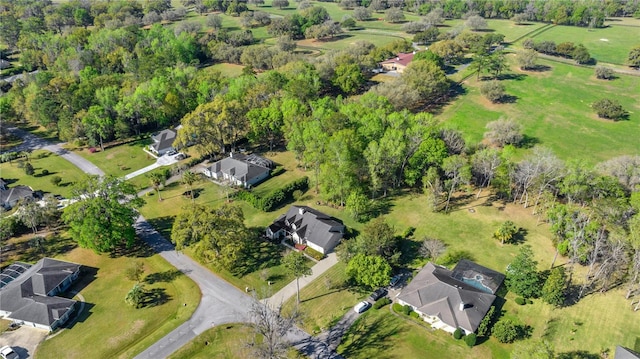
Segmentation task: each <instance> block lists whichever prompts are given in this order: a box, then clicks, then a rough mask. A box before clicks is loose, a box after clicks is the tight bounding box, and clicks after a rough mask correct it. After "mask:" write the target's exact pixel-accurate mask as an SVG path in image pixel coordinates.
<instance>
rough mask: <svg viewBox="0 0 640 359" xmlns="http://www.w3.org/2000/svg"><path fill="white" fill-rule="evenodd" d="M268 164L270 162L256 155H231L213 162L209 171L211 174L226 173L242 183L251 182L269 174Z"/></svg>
mask: <svg viewBox="0 0 640 359" xmlns="http://www.w3.org/2000/svg"><path fill="white" fill-rule="evenodd" d="M269 164H272V162H271V161H270V160H267V159H265V158H262V157H259V156H256V155H249V156H245V155H243V154H237V153H232V154H231V155H230V156H229V157H227V158H223V159H222V160H220V161H218V162H215V163H214V164H213V165H212V166H211V169H210V170H211V172H213V173H218V172H222V173H226V174H228V175H231V176H233V177H235V178H237V179H239V180H241V181H243V182H251V180H252V179H254V178H256V177H259V176H261V175H263V174H264V173H265V172H269V171H270V170H269Z"/></svg>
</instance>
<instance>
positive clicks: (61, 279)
mask: <svg viewBox="0 0 640 359" xmlns="http://www.w3.org/2000/svg"><path fill="white" fill-rule="evenodd" d="M12 266H13V265H12ZM12 266H9V267H8V268H7V270H9V271H8V272H7V273H5V272H6V270H5V271H3V285H2V287H1V289H0V317H4V318H6V319H9V320H13V321H17V322H21V323H22V324H23V325H27V326H31V327H35V328H40V329H45V330H49V331H51V330H54V329H56V328H57V327H59V326H60V325H62V324H64V323H65V322H66V321H67V320H68V319H69V317H70V316H71V314H72V313H73V312H74V310H75V304H76V301H75V300H72V299H67V298H62V297H58V296H56V295H57V294H59V293H61V292H64V291H65V290H67V289H68V288H69V287H70V286H71V284H72V283H73V282H74V281H75V280H76V279H77V278H78V275H79V274H80V265H79V264H75V263H70V262H64V261H59V260H57V259H52V258H43V259H41V260H40V261H38V262H37V263H36V264H34V265H32V266H31V265H29V264H26V263H17V266H14V267H12ZM16 272H17V273H16ZM9 277H11V278H12V280H9Z"/></svg>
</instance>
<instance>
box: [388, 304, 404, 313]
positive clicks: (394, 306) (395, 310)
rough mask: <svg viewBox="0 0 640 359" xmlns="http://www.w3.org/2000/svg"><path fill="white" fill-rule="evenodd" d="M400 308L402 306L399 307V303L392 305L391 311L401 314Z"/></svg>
mask: <svg viewBox="0 0 640 359" xmlns="http://www.w3.org/2000/svg"><path fill="white" fill-rule="evenodd" d="M402 308H403V307H402V305H400V304H399V303H393V305H392V306H391V309H393V311H394V312H396V313H402Z"/></svg>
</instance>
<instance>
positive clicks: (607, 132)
mask: <svg viewBox="0 0 640 359" xmlns="http://www.w3.org/2000/svg"><path fill="white" fill-rule="evenodd" d="M510 59H512V57H511V56H510ZM538 63H539V64H540V65H543V66H547V67H548V70H547V71H542V72H523V71H520V70H518V69H516V68H515V66H514V67H512V68H511V72H510V74H507V75H505V76H510V77H511V78H512V79H509V80H503V81H502V82H503V83H504V84H505V87H506V93H507V94H508V95H511V96H515V98H516V100H515V103H507V104H492V103H490V102H489V101H488V100H486V99H485V98H484V97H483V96H481V95H480V91H479V89H478V87H479V84H478V82H477V81H476V79H475V77H472V78H470V79H469V80H467V82H465V88H466V90H467V93H466V94H464V95H462V96H461V98H458V99H456V100H455V101H454V102H452V103H451V104H450V105H448V106H447V107H445V108H444V109H443V110H442V113H441V114H439V115H437V116H436V118H438V119H439V120H440V121H441V122H443V123H444V125H445V126H447V127H453V128H457V129H459V130H461V131H462V132H463V133H464V134H465V137H466V139H467V141H468V143H477V142H479V141H481V140H482V135H483V133H484V132H485V131H486V128H485V126H486V124H487V123H488V122H491V121H495V120H497V119H499V118H506V119H514V120H516V121H517V122H518V123H520V124H521V125H522V126H523V128H524V134H525V135H526V137H527V141H528V142H529V144H530V145H531V144H539V145H542V146H546V147H549V148H551V149H552V150H553V151H554V152H555V153H556V155H557V156H558V157H560V158H562V159H564V160H568V159H579V160H584V161H585V162H587V163H589V164H595V163H597V162H601V161H605V160H608V159H610V158H612V157H615V156H620V155H625V154H632V153H640V141H638V140H637V139H638V137H639V136H640V77H638V76H626V75H620V76H619V77H618V78H617V79H615V80H612V81H604V80H597V79H596V78H595V76H594V74H593V70H592V69H588V68H582V67H576V66H571V65H567V64H561V63H556V62H551V61H545V60H538ZM540 89H544V90H542V91H541V90H540ZM602 98H614V99H617V100H618V101H620V103H621V104H622V106H623V107H624V108H625V109H627V110H628V111H629V113H630V115H629V120H627V121H618V122H613V121H608V120H603V119H599V118H598V117H597V115H596V114H595V112H594V111H593V110H592V109H591V107H590V105H591V103H593V102H595V101H596V100H598V99H602Z"/></svg>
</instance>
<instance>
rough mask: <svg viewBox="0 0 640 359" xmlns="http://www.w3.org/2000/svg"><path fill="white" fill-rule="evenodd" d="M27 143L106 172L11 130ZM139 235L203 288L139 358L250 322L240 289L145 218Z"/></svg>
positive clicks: (310, 340) (312, 342) (304, 348)
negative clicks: (192, 306) (185, 316)
mask: <svg viewBox="0 0 640 359" xmlns="http://www.w3.org/2000/svg"><path fill="white" fill-rule="evenodd" d="M10 130H11V131H12V132H13V133H15V134H16V135H17V136H19V137H21V138H22V139H23V140H24V142H23V143H21V144H20V145H19V146H17V147H16V148H14V150H15V151H24V150H35V149H44V150H48V151H51V152H54V153H56V154H57V155H59V156H61V157H63V158H64V159H66V160H67V161H69V162H71V163H72V164H74V165H75V166H76V167H78V168H79V169H80V170H82V171H83V172H85V173H88V174H94V175H99V176H103V175H104V172H103V171H102V170H100V169H99V168H98V167H96V166H95V165H94V164H92V163H91V162H89V161H88V160H86V159H84V158H83V157H81V156H79V155H77V154H75V153H72V152H70V151H68V150H65V149H64V148H62V147H60V145H58V144H52V143H50V142H49V141H47V140H45V139H42V138H40V137H37V136H35V135H33V134H31V133H29V132H27V131H24V130H22V129H18V128H12V129H10ZM135 227H136V231H137V233H138V235H139V236H140V237H141V238H142V239H143V240H144V241H146V242H147V243H148V244H149V245H150V246H151V248H153V250H155V251H156V252H157V253H159V254H160V255H161V256H162V257H163V258H164V259H166V260H167V261H168V262H169V263H171V264H172V265H173V266H175V267H176V268H177V269H178V270H180V271H181V272H182V273H184V274H185V275H187V276H188V277H189V278H191V279H192V280H193V281H194V282H196V284H197V285H198V286H199V287H200V291H201V292H202V297H201V300H200V304H199V305H198V307H197V308H196V310H195V312H194V313H193V315H192V316H191V318H189V320H187V321H186V322H184V323H183V324H182V325H180V326H179V327H178V328H176V329H174V330H173V331H172V332H170V333H169V334H167V335H166V336H165V337H163V338H162V339H160V340H159V341H157V342H156V343H155V344H153V345H151V346H150V347H149V348H147V349H146V350H145V351H143V352H142V353H140V354H139V355H137V356H136V358H154V359H157V358H166V357H168V356H169V355H171V354H172V353H173V352H175V351H176V350H178V349H179V348H180V347H182V346H183V345H185V344H187V343H188V342H189V341H191V340H192V339H194V338H195V337H196V336H197V335H199V334H201V333H202V332H204V331H205V330H207V329H209V328H211V327H212V326H214V325H219V324H225V323H237V322H243V323H246V322H250V318H249V311H250V309H251V305H252V303H253V301H254V299H253V298H252V297H251V296H249V295H247V294H246V293H242V292H241V291H239V290H238V289H237V288H235V287H234V286H232V285H231V284H229V283H227V282H226V281H224V280H222V279H220V278H218V277H217V276H216V275H214V274H213V273H211V272H210V271H209V270H208V269H206V268H204V267H202V266H201V265H200V264H198V263H196V262H195V261H193V260H192V259H191V258H189V257H188V256H186V255H184V254H180V252H177V251H176V250H175V248H174V246H173V244H171V243H170V242H169V241H167V240H166V239H165V238H164V237H162V235H160V233H158V231H156V230H155V229H154V228H153V227H152V226H151V224H149V222H147V221H146V220H145V219H144V217H142V216H140V217H139V218H138V219H137V221H136V224H135ZM287 339H288V340H289V342H290V343H292V345H293V346H294V347H295V348H297V349H298V350H300V351H301V352H302V353H304V354H306V355H307V356H309V357H310V358H312V359H333V358H341V356H339V355H337V354H335V352H333V351H332V350H331V349H329V346H328V345H327V344H326V343H325V342H324V341H321V340H319V339H317V338H314V337H312V336H310V335H309V334H307V333H305V332H304V331H302V330H300V329H299V328H296V327H294V328H291V329H290V330H289V332H288V333H287Z"/></svg>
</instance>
